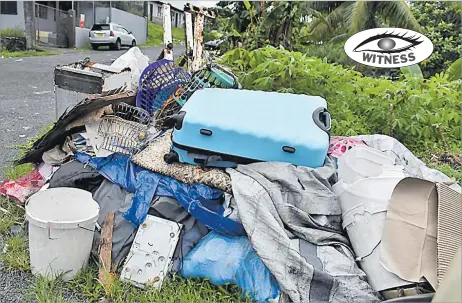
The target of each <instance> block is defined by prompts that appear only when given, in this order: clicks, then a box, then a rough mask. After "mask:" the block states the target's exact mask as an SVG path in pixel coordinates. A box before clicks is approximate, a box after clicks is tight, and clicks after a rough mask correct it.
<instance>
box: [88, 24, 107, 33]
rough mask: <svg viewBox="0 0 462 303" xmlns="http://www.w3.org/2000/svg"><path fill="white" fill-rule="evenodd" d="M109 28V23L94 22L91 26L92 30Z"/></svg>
mask: <svg viewBox="0 0 462 303" xmlns="http://www.w3.org/2000/svg"><path fill="white" fill-rule="evenodd" d="M110 29H111V28H110V26H109V24H94V25H93V27H92V28H91V30H92V31H108V30H110Z"/></svg>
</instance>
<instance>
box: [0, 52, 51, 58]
mask: <svg viewBox="0 0 462 303" xmlns="http://www.w3.org/2000/svg"><path fill="white" fill-rule="evenodd" d="M58 54H59V52H55V51H49V50H29V51H19V52H9V51H2V52H0V57H5V58H10V57H11V58H16V57H42V56H51V55H58Z"/></svg>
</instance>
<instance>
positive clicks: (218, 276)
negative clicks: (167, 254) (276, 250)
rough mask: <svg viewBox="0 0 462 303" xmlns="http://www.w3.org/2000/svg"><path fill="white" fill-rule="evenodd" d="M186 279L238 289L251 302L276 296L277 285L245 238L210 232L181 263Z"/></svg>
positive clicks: (262, 300) (277, 291) (266, 300)
mask: <svg viewBox="0 0 462 303" xmlns="http://www.w3.org/2000/svg"><path fill="white" fill-rule="evenodd" d="M181 275H182V276H183V277H185V278H197V277H200V278H208V279H210V282H211V283H213V284H215V285H223V284H227V283H232V284H236V285H238V286H239V287H240V288H241V289H242V290H243V292H244V294H246V295H248V296H249V297H250V298H251V299H253V300H255V301H257V302H268V301H269V300H270V299H275V298H276V297H277V296H278V295H279V284H278V282H277V281H276V279H275V278H274V276H273V275H272V274H271V272H270V271H269V270H268V268H267V267H266V266H265V264H263V262H262V261H261V259H260V257H259V256H258V255H257V253H256V252H255V250H254V249H253V248H252V245H251V244H250V242H249V239H247V237H230V236H224V235H220V234H217V233H214V232H210V233H209V234H208V235H207V236H205V237H204V238H202V240H201V241H200V242H199V243H198V244H197V245H196V247H194V248H193V250H191V251H190V252H189V253H188V254H187V255H186V257H185V258H184V260H183V268H182V269H181Z"/></svg>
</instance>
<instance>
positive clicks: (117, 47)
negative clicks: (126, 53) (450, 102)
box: [114, 39, 122, 50]
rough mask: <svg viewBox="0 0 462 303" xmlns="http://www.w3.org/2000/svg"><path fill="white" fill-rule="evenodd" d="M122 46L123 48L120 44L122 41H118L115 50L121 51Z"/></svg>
mask: <svg viewBox="0 0 462 303" xmlns="http://www.w3.org/2000/svg"><path fill="white" fill-rule="evenodd" d="M121 46H122V45H121V44H120V39H117V41H116V43H115V46H114V49H115V50H120V47H121Z"/></svg>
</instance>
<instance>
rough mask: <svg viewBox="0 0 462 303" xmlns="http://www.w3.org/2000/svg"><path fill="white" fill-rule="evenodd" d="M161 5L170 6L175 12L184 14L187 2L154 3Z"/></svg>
mask: <svg viewBox="0 0 462 303" xmlns="http://www.w3.org/2000/svg"><path fill="white" fill-rule="evenodd" d="M153 2H156V3H159V4H164V3H166V4H170V7H171V8H172V9H173V10H176V11H179V12H182V11H183V10H184V5H185V4H186V3H187V2H186V1H153Z"/></svg>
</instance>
